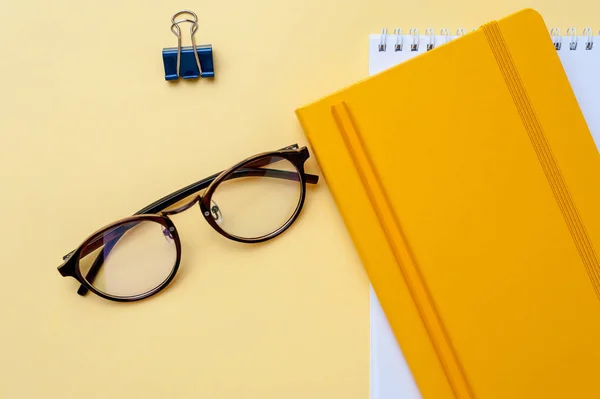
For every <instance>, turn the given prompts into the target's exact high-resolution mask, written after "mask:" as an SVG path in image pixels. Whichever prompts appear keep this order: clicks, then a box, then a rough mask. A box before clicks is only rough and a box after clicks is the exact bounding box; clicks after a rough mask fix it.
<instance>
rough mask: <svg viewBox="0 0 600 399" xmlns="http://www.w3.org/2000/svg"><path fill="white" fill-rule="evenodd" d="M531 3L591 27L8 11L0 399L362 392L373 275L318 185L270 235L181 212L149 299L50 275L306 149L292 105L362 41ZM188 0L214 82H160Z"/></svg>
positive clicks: (279, 9) (0, 131) (3, 19)
mask: <svg viewBox="0 0 600 399" xmlns="http://www.w3.org/2000/svg"><path fill="white" fill-rule="evenodd" d="M525 5H528V6H534V7H536V6H537V7H538V9H540V11H542V12H544V13H545V16H546V18H547V21H548V22H549V23H551V24H558V25H559V26H561V27H565V24H569V25H576V26H580V27H583V26H588V25H589V26H592V27H595V28H596V30H597V29H598V28H599V24H600V22H599V21H597V20H596V19H594V17H595V16H596V15H598V12H597V11H598V10H600V8H599V7H600V5H598V4H589V5H588V6H587V7H566V6H565V4H564V3H563V2H558V1H556V2H551V3H549V2H543V1H541V0H539V1H535V2H533V3H528V4H524V3H523V2H520V1H508V2H505V3H500V2H498V3H495V4H484V3H480V2H475V1H459V2H447V1H438V0H431V1H429V2H426V3H417V2H413V3H402V2H397V1H388V0H386V1H384V2H381V3H379V4H378V5H374V4H372V2H369V1H366V0H356V1H351V2H346V3H344V5H343V6H340V5H338V4H337V2H334V1H329V2H323V1H318V0H307V1H304V2H299V3H298V2H297V3H290V2H281V1H276V0H259V1H257V2H247V1H234V2H197V1H196V2H191V3H189V2H188V3H185V4H183V3H172V2H164V1H143V2H142V1H139V0H133V1H127V2H117V1H112V0H109V1H105V2H79V3H74V2H69V1H65V0H58V1H52V2H44V1H39V0H37V1H2V2H0V50H1V51H2V56H1V60H2V61H1V62H0V76H2V84H1V85H0V184H1V188H2V190H1V193H2V195H1V196H0V197H1V198H0V208H1V209H2V211H3V223H2V226H1V228H0V268H1V269H0V272H1V273H0V276H1V281H2V283H1V289H0V318H1V319H0V320H1V325H2V328H0V353H1V357H2V362H0V397H1V398H3V399H4V398H11V399H12V398H24V397H28V398H29V397H61V398H69V397H82V396H84V395H86V396H87V397H115V398H117V397H147V398H159V397H179V398H184V397H194V398H197V397H211V398H240V397H244V398H281V397H286V398H306V397H312V398H319V397H322V398H331V397H343V398H366V397H367V395H368V387H369V352H368V350H369V343H368V339H369V335H368V329H369V325H368V323H369V315H368V312H369V309H368V305H369V304H368V295H369V293H368V281H367V278H366V275H365V273H364V271H363V269H362V265H361V263H360V262H359V260H358V256H357V255H356V251H355V249H354V247H353V245H352V243H351V240H350V238H349V235H348V233H347V232H346V229H345V227H344V225H343V223H342V220H341V217H340V216H339V214H338V212H337V209H336V208H335V206H334V203H333V200H332V198H331V196H330V194H329V191H328V190H327V187H326V186H325V185H324V184H322V183H321V184H320V186H319V187H311V188H310V190H309V193H308V197H307V202H306V205H305V209H304V211H303V215H302V216H301V218H300V219H299V221H298V222H297V224H296V225H294V227H293V228H292V229H291V230H290V231H288V232H287V233H286V234H285V235H283V236H281V237H280V238H278V239H277V240H276V241H273V242H271V243H269V244H265V245H260V246H243V245H238V244H235V243H232V242H228V241H226V240H224V239H223V238H222V237H221V236H219V235H217V234H216V233H214V232H213V231H212V230H211V229H210V228H209V227H208V226H207V225H206V223H205V222H204V220H203V218H202V217H201V215H199V214H197V213H195V211H194V210H190V211H189V212H188V213H186V214H184V215H181V216H177V217H175V218H174V220H175V223H176V224H177V226H178V229H179V232H180V235H181V236H182V240H183V261H182V265H181V269H180V273H179V275H178V277H177V279H176V281H175V282H174V283H173V284H172V286H171V287H169V288H168V289H167V290H166V291H165V292H164V294H160V295H159V296H157V297H156V298H153V299H149V300H147V301H143V302H140V303H135V304H115V303H109V302H106V301H103V300H101V299H100V298H97V297H95V296H93V295H88V296H86V297H85V298H82V297H79V296H77V295H76V293H75V291H76V289H77V284H76V283H75V282H74V280H71V279H64V278H62V277H60V275H59V274H58V272H57V271H56V266H57V265H58V264H59V263H60V262H61V256H62V255H64V254H65V253H66V252H68V251H69V250H71V249H73V248H74V247H75V246H76V245H77V244H78V243H79V242H80V240H82V239H83V238H85V237H86V236H87V234H89V233H90V232H91V231H93V230H95V229H97V228H99V227H101V226H102V225H104V224H106V223H108V222H111V221H112V220H114V219H117V218H121V217H124V216H128V215H129V214H131V213H133V212H135V211H136V210H138V209H140V208H141V207H143V206H145V205H147V204H148V203H150V202H152V201H154V200H156V199H157V198H159V197H161V196H163V195H165V194H167V193H169V192H171V191H174V190H176V189H179V188H180V187H182V186H184V185H186V184H188V183H191V182H193V181H196V180H198V179H200V178H202V177H204V176H206V175H208V174H210V173H213V172H215V171H217V170H220V169H222V168H225V167H228V166H230V165H231V164H233V163H235V162H237V161H238V160H240V159H242V158H245V157H246V156H248V155H251V154H253V153H256V152H261V151H265V150H269V149H276V148H280V147H283V146H285V145H288V144H291V143H293V142H300V143H301V144H302V143H303V142H304V143H305V138H304V135H303V134H302V132H301V130H300V127H299V125H298V122H297V120H296V117H295V115H294V113H293V110H294V109H295V108H296V107H297V106H299V105H301V104H304V103H306V102H308V101H311V100H313V99H315V98H317V97H319V96H321V95H323V94H325V93H327V92H330V91H331V90H334V89H337V88H339V87H342V86H344V85H346V84H349V83H352V82H354V81H355V80H357V79H360V78H363V77H365V76H366V75H367V57H368V51H367V46H368V40H367V34H369V33H374V32H378V31H379V30H380V29H381V27H383V26H386V27H390V28H391V27H394V26H396V25H402V26H403V27H404V26H406V27H409V26H413V25H414V26H419V27H423V28H424V27H426V26H434V27H436V28H438V29H439V28H442V27H449V28H456V27H460V26H464V27H470V26H478V25H479V24H481V23H483V22H485V21H487V20H489V19H493V18H497V17H498V16H502V15H505V14H507V13H509V12H511V11H512V10H514V9H516V8H520V7H521V6H525ZM184 7H185V8H190V9H192V10H194V11H196V12H197V13H198V14H199V18H200V25H199V30H198V33H197V41H198V44H203V43H210V44H212V45H213V48H214V57H215V68H216V75H217V77H216V79H215V80H214V82H211V81H209V80H203V81H200V82H179V83H177V84H169V83H167V82H165V81H164V75H163V66H162V59H161V49H162V48H163V47H172V46H173V45H175V43H176V38H175V37H174V36H173V35H172V34H171V32H170V31H169V25H170V17H171V15H172V14H173V13H174V12H176V11H178V10H179V9H180V8H184ZM594 11H595V12H594ZM183 31H184V32H186V31H187V29H186V28H184V29H183ZM186 40H187V38H186V37H184V44H189V41H186ZM441 68H442V67H441ZM447 101H452V99H447ZM307 169H308V171H310V172H317V173H318V170H317V166H316V163H315V162H314V159H312V160H311V161H310V162H309V163H308V165H307Z"/></svg>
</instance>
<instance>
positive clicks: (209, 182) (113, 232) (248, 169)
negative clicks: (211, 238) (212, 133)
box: [58, 144, 319, 302]
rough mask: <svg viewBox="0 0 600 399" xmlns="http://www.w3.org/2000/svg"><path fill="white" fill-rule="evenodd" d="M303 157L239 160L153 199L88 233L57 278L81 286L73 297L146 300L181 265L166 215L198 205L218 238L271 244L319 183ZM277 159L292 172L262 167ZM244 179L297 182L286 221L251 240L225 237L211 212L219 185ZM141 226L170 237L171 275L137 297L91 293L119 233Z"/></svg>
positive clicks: (289, 152) (297, 152)
mask: <svg viewBox="0 0 600 399" xmlns="http://www.w3.org/2000/svg"><path fill="white" fill-rule="evenodd" d="M309 157H310V154H309V152H308V149H307V148H306V147H299V146H298V145H297V144H293V145H290V146H288V147H285V148H282V149H280V150H277V151H271V152H265V153H261V154H257V155H254V156H251V157H249V158H246V159H244V160H243V161H240V162H238V163H237V164H235V165H233V166H232V167H230V168H229V169H226V170H223V171H221V172H219V173H215V174H213V175H211V176H208V177H207V178H204V179H202V180H200V181H197V182H195V183H193V184H190V185H189V186H187V187H184V188H182V189H180V190H178V191H175V192H174V193H171V194H169V195H167V196H165V197H163V198H161V199H159V200H158V201H155V202H154V203H152V204H150V205H148V206H146V207H145V208H143V209H141V210H139V211H138V212H136V213H135V214H134V215H133V216H130V217H127V218H124V219H120V220H117V221H115V222H113V223H111V224H109V225H106V226H104V227H102V228H101V229H99V230H97V231H96V232H94V233H92V234H91V235H90V236H89V237H88V238H86V239H85V240H84V241H83V242H82V243H81V244H80V245H79V246H78V247H77V248H76V249H74V250H73V251H71V252H69V253H68V254H67V255H65V256H64V257H63V260H64V262H63V263H62V264H61V265H60V266H58V271H59V272H60V274H61V275H62V276H63V277H73V278H75V279H76V280H77V281H78V282H79V283H80V284H81V285H80V287H79V289H78V290H77V293H78V294H79V295H85V294H87V292H88V291H92V292H93V293H95V294H96V295H98V296H100V297H102V298H105V299H109V300H113V301H118V302H132V301H137V300H140V299H144V298H148V297H150V296H152V295H154V294H156V293H158V292H160V291H162V290H163V289H164V288H165V287H167V286H168V285H169V283H170V282H171V281H172V280H173V278H174V277H175V275H176V274H177V270H178V269H179V263H180V260H181V241H180V239H179V234H178V233H177V229H176V228H175V225H174V224H173V222H172V221H171V219H170V218H169V216H170V215H175V214H178V213H181V212H183V211H186V210H188V209H190V208H191V207H192V206H194V205H195V204H196V203H198V204H199V206H200V210H201V212H202V215H203V216H204V219H205V220H206V221H207V222H208V224H209V225H210V226H211V227H212V228H213V229H214V230H216V231H217V232H218V233H219V234H221V235H223V236H224V237H226V238H228V239H230V240H233V241H237V242H241V243H259V242H264V241H267V240H270V239H273V238H275V237H277V236H278V235H280V234H281V233H283V232H284V231H285V230H287V229H288V228H289V227H290V226H291V225H292V224H293V223H294V221H295V220H296V219H297V218H298V216H299V215H300V211H301V210H302V207H303V205H304V199H305V197H306V184H307V183H309V184H316V183H317V182H318V181H319V176H317V175H312V174H307V173H305V172H304V163H305V162H306V160H307V159H308V158H309ZM282 159H285V160H287V161H289V162H290V163H291V164H292V165H293V166H294V167H295V168H296V170H295V171H285V170H278V169H269V168H267V167H268V166H269V165H270V164H271V163H273V162H277V161H280V160H282ZM249 176H254V177H263V176H264V177H269V178H277V179H285V180H294V181H298V179H299V180H300V189H301V190H300V199H299V201H298V205H297V207H296V209H295V211H294V213H293V214H292V216H291V217H290V218H289V219H288V220H287V221H286V222H285V223H284V224H283V225H282V226H281V227H279V228H278V229H276V230H275V231H273V232H271V233H269V234H266V235H263V236H260V237H255V238H243V237H238V236H235V235H231V234H229V233H227V232H226V231H224V230H223V229H222V228H221V227H220V226H219V224H218V223H217V221H216V220H215V218H214V217H213V215H212V213H211V200H212V196H213V193H214V192H215V190H216V188H217V187H218V186H219V184H220V183H221V182H223V181H227V180H231V179H236V178H240V177H249ZM202 190H205V191H204V193H203V194H197V193H199V192H200V191H202ZM194 194H197V195H194ZM192 196H193V197H192ZM189 197H192V199H191V200H190V201H188V202H186V203H185V204H184V205H181V206H178V207H177V208H174V209H169V208H170V207H172V206H173V205H175V204H177V203H179V202H181V201H183V200H184V199H186V198H189ZM143 221H149V222H155V223H158V224H160V225H162V226H163V227H164V229H166V230H168V232H169V233H170V238H172V239H173V241H174V244H175V246H176V250H177V258H176V260H175V264H174V266H173V270H172V271H171V274H170V275H169V276H168V277H167V278H166V279H165V280H164V281H163V282H162V283H161V284H160V285H159V286H157V287H155V288H154V289H152V290H150V291H148V292H145V293H143V294H139V295H133V296H113V295H109V294H107V293H105V292H102V291H100V290H98V289H96V288H95V287H94V286H93V285H92V284H91V283H93V281H94V278H95V277H96V275H97V273H98V271H99V270H100V268H101V267H102V264H103V263H104V259H105V258H106V256H107V255H108V253H109V252H110V251H111V250H112V248H113V247H114V245H115V244H116V243H117V241H118V240H119V239H120V238H121V237H122V236H123V235H124V234H125V232H127V231H128V230H129V229H130V228H132V227H134V226H136V225H137V224H139V223H141V222H143ZM101 246H104V249H103V251H101V252H100V254H99V255H98V256H97V258H96V259H95V260H94V262H93V263H92V266H91V267H90V269H89V270H88V272H87V273H86V275H85V276H83V275H82V273H81V270H80V268H79V260H80V259H81V258H83V257H85V256H86V255H88V254H90V253H91V252H93V251H94V250H96V249H98V248H100V247H101Z"/></svg>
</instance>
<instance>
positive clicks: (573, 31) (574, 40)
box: [567, 28, 577, 50]
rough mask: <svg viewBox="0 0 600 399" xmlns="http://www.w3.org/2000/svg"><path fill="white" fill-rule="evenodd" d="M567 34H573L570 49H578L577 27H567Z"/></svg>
mask: <svg viewBox="0 0 600 399" xmlns="http://www.w3.org/2000/svg"><path fill="white" fill-rule="evenodd" d="M567 36H571V41H570V42H569V50H577V29H575V28H569V29H567Z"/></svg>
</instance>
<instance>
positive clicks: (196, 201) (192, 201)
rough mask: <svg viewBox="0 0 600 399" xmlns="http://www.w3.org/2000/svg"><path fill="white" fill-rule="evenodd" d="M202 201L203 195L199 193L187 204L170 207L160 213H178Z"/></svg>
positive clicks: (164, 214)
mask: <svg viewBox="0 0 600 399" xmlns="http://www.w3.org/2000/svg"><path fill="white" fill-rule="evenodd" d="M200 201H202V196H200V195H197V196H195V197H194V199H193V200H191V201H190V202H188V203H187V204H185V205H182V206H179V207H177V208H175V209H170V210H166V211H162V212H161V213H160V214H161V215H162V216H170V215H177V214H178V213H181V212H185V211H187V210H188V209H190V208H191V207H193V206H194V205H196V204H197V203H200Z"/></svg>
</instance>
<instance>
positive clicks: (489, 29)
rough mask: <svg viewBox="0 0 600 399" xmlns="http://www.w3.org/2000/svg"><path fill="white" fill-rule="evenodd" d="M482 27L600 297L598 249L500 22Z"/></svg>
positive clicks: (593, 285)
mask: <svg viewBox="0 0 600 399" xmlns="http://www.w3.org/2000/svg"><path fill="white" fill-rule="evenodd" d="M483 31H484V33H485V35H486V38H487V41H488V43H489V45H490V48H491V49H492V52H493V54H494V57H495V58H496V62H497V63H498V67H499V68H500V71H501V72H502V76H503V77H504V81H505V82H506V85H507V87H508V89H509V91H510V94H511V96H512V99H513V101H514V103H515V106H516V108H517V110H518V112H519V116H520V117H521V120H522V121H523V126H524V127H525V129H526V130H527V134H528V136H529V139H530V140H531V144H532V146H533V148H534V150H535V153H536V155H537V158H538V160H539V162H540V164H541V166H542V168H543V170H544V174H545V175H546V178H547V180H548V183H549V184H550V187H551V189H552V193H553V194H554V197H555V199H556V202H557V203H558V207H559V208H560V211H561V213H562V215H563V217H564V219H565V222H566V224H567V226H568V229H569V233H570V234H571V237H572V238H573V242H574V243H575V246H576V247H577V251H578V253H579V256H580V257H581V260H582V262H583V265H584V266H585V269H586V271H587V274H588V276H589V278H590V281H591V283H592V287H593V288H594V291H595V292H596V295H597V296H598V299H600V263H599V262H598V257H597V256H596V252H595V251H594V247H593V245H592V242H591V240H590V238H589V236H588V234H587V231H586V229H585V226H584V224H583V221H582V220H581V217H580V216H579V212H577V208H576V206H575V203H574V201H573V198H572V196H571V193H570V192H569V189H568V187H567V184H566V182H565V180H564V178H563V176H562V174H561V172H560V168H559V167H558V164H557V162H556V159H555V158H554V155H553V154H552V149H551V148H550V145H549V144H548V140H547V139H546V136H545V135H544V129H543V128H542V125H541V124H540V122H539V120H538V118H537V116H536V114H535V110H534V109H533V106H532V104H531V100H530V99H529V96H528V95H527V91H526V90H525V86H524V85H523V81H522V80H521V77H520V76H519V71H518V70H517V68H516V66H515V63H514V61H513V59H512V56H511V54H510V52H509V50H508V47H507V45H506V42H505V41H504V37H503V36H502V31H501V30H500V26H499V25H498V23H497V22H495V21H494V22H490V23H488V24H486V25H484V26H483Z"/></svg>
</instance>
